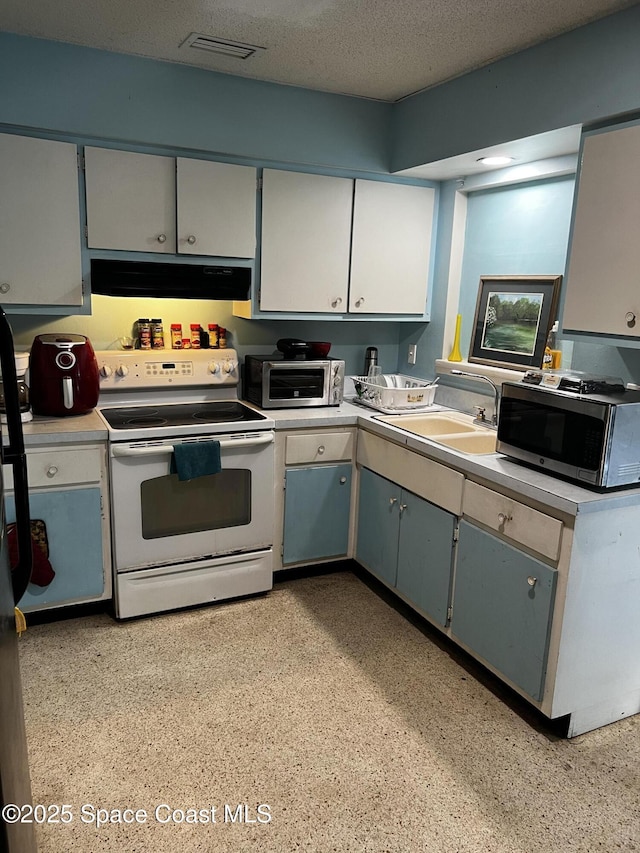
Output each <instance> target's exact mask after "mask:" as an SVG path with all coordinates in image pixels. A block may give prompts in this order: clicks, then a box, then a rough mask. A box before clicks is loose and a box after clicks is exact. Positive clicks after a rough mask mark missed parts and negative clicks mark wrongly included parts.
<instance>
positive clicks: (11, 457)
mask: <svg viewBox="0 0 640 853" xmlns="http://www.w3.org/2000/svg"><path fill="white" fill-rule="evenodd" d="M0 368H1V369H2V376H3V380H4V386H3V387H4V399H5V410H6V414H7V433H8V438H9V444H8V446H6V447H2V442H1V441H0V447H1V455H2V463H3V464H4V465H11V467H12V468H13V495H14V501H15V507H16V531H17V536H18V564H17V565H16V566H15V567H14V568H13V571H12V572H11V585H12V587H13V600H14V602H15V604H18V602H19V601H20V599H21V598H22V596H23V595H24V594H25V592H26V589H27V586H28V585H29V581H30V580H31V568H32V564H33V553H32V550H31V518H30V515H29V487H28V484H27V457H26V454H25V452H24V436H23V433H22V420H21V418H20V399H19V396H18V379H17V376H16V361H15V354H14V351H13V334H12V332H11V326H10V325H9V321H8V320H7V317H6V315H5V313H4V311H3V310H2V308H0Z"/></svg>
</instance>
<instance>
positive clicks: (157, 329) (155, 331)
mask: <svg viewBox="0 0 640 853" xmlns="http://www.w3.org/2000/svg"><path fill="white" fill-rule="evenodd" d="M151 344H152V346H153V349H164V329H163V327H162V320H160V319H159V318H157V317H156V318H155V319H153V320H151Z"/></svg>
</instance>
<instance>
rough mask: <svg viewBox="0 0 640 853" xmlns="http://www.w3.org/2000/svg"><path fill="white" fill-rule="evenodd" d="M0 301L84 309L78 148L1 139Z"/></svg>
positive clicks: (9, 137) (18, 138) (47, 141)
mask: <svg viewBox="0 0 640 853" xmlns="http://www.w3.org/2000/svg"><path fill="white" fill-rule="evenodd" d="M0 187H2V191H1V192H0V301H2V303H3V304H18V305H82V267H81V262H80V203H79V189H78V153H77V148H76V146H75V145H72V144H70V143H68V142H55V141H52V140H50V139H34V138H32V137H25V136H13V135H11V134H4V133H3V134H0Z"/></svg>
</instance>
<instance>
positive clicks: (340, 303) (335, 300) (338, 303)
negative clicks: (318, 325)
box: [331, 296, 342, 308]
mask: <svg viewBox="0 0 640 853" xmlns="http://www.w3.org/2000/svg"><path fill="white" fill-rule="evenodd" d="M338 305H342V299H341V298H340V297H339V296H336V298H335V299H334V300H333V302H332V303H331V307H332V308H337V307H338Z"/></svg>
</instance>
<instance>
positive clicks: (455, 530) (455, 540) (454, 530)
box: [453, 524, 460, 542]
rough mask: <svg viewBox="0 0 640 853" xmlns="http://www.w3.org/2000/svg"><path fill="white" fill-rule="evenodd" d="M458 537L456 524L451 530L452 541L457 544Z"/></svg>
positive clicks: (458, 532) (458, 529) (458, 531)
mask: <svg viewBox="0 0 640 853" xmlns="http://www.w3.org/2000/svg"><path fill="white" fill-rule="evenodd" d="M459 537H460V528H459V527H458V525H457V524H456V525H455V526H454V528H453V541H454V542H457V541H458V539H459Z"/></svg>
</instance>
